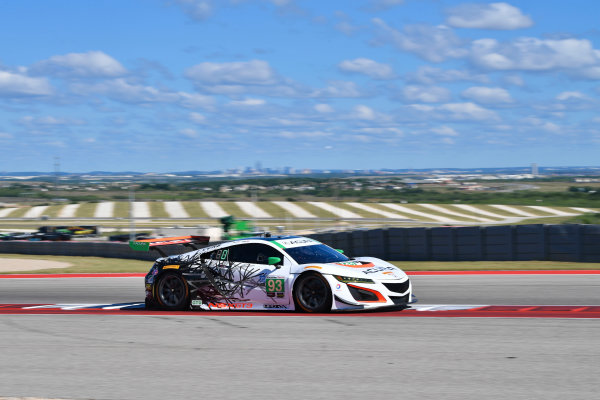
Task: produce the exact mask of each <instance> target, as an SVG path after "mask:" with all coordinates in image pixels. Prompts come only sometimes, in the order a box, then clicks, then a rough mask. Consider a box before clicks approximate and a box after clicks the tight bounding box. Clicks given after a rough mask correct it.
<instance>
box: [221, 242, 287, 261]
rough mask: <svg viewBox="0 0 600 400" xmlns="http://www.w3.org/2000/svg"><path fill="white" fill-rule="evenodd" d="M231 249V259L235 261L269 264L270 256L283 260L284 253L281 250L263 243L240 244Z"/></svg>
mask: <svg viewBox="0 0 600 400" xmlns="http://www.w3.org/2000/svg"><path fill="white" fill-rule="evenodd" d="M229 249H230V252H229V260H230V261H233V262H240V263H249V264H264V265H268V264H269V257H279V258H280V259H281V260H283V254H282V253H281V252H280V251H279V250H277V249H275V248H273V247H271V246H269V245H266V244H262V243H248V244H240V245H237V246H231V247H230V248H229Z"/></svg>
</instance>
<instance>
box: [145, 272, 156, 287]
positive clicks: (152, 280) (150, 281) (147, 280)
mask: <svg viewBox="0 0 600 400" xmlns="http://www.w3.org/2000/svg"><path fill="white" fill-rule="evenodd" d="M146 283H154V275H150V276H149V277H148V279H146ZM146 286H150V285H146Z"/></svg>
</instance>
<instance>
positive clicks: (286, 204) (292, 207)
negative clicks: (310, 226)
mask: <svg viewBox="0 0 600 400" xmlns="http://www.w3.org/2000/svg"><path fill="white" fill-rule="evenodd" d="M273 204H275V205H276V206H279V207H281V208H283V209H284V210H285V211H287V212H288V213H290V214H292V216H293V217H295V218H317V216H316V215H313V214H311V213H309V212H308V211H306V210H305V209H304V208H302V207H300V206H297V205H296V204H294V203H292V202H290V201H274V202H273Z"/></svg>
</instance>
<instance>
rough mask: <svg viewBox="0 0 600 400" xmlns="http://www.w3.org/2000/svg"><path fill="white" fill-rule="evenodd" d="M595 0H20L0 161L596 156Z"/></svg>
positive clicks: (114, 166)
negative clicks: (56, 159)
mask: <svg viewBox="0 0 600 400" xmlns="http://www.w3.org/2000/svg"><path fill="white" fill-rule="evenodd" d="M598 15H600V3H598V2H597V1H593V0H585V1H584V0H571V1H569V2H568V6H567V3H565V2H564V1H563V0H527V1H525V0H521V1H510V2H481V1H476V2H463V1H451V0H351V1H350V0H328V1H318V0H315V1H313V0H137V1H136V0H126V1H123V0H104V1H94V0H78V1H70V0H69V1H59V0H19V1H17V0H9V1H4V2H2V6H1V12H0V34H1V37H2V41H0V149H2V157H1V158H0V171H25V170H38V171H51V170H52V169H53V163H54V157H60V162H61V169H62V170H64V171H73V172H82V171H92V170H107V171H123V170H136V171H157V172H165V171H184V170H215V169H227V168H236V167H243V166H252V165H254V164H255V163H256V162H257V161H260V162H261V163H262V165H263V166H265V167H272V168H277V167H284V166H291V167H294V168H319V169H327V168H332V169H333V168H344V169H346V168H354V169H376V168H435V167H464V168H467V167H497V166H525V165H529V164H531V163H537V164H539V165H541V166H572V165H599V164H600V162H598V154H599V150H600V128H599V126H600V113H599V112H598V110H600V107H599V105H600V30H599V28H598Z"/></svg>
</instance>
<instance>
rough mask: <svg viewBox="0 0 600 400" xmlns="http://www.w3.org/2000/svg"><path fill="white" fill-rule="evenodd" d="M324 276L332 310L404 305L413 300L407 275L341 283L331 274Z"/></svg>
mask: <svg viewBox="0 0 600 400" xmlns="http://www.w3.org/2000/svg"><path fill="white" fill-rule="evenodd" d="M324 276H325V279H327V281H328V282H329V283H330V285H331V288H332V292H333V300H334V301H333V307H332V309H334V310H359V309H372V308H379V307H391V306H394V307H405V306H407V305H408V304H410V303H411V302H413V296H412V284H411V282H410V279H408V277H407V278H406V279H403V280H384V281H377V280H376V281H374V282H373V283H342V282H339V281H338V280H337V279H335V278H334V277H333V276H331V275H324Z"/></svg>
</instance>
